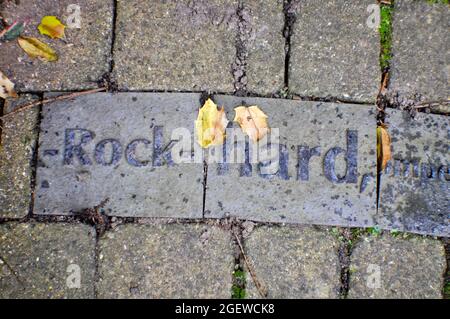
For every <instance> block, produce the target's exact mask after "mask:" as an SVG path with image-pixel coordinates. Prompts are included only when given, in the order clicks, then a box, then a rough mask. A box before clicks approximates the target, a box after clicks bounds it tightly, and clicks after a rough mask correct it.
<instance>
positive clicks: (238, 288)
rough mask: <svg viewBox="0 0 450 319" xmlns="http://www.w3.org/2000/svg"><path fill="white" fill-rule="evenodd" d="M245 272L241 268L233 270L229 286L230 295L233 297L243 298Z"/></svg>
mask: <svg viewBox="0 0 450 319" xmlns="http://www.w3.org/2000/svg"><path fill="white" fill-rule="evenodd" d="M244 285H245V272H244V271H243V270H240V269H238V270H235V271H234V272H233V286H232V287H231V297H232V298H233V299H244V298H245V288H244Z"/></svg>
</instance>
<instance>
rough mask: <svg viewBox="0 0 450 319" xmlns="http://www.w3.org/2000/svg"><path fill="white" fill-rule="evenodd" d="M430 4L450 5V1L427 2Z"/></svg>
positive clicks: (433, 0) (430, 0) (428, 0)
mask: <svg viewBox="0 0 450 319" xmlns="http://www.w3.org/2000/svg"><path fill="white" fill-rule="evenodd" d="M427 2H428V3H429V4H450V0H427Z"/></svg>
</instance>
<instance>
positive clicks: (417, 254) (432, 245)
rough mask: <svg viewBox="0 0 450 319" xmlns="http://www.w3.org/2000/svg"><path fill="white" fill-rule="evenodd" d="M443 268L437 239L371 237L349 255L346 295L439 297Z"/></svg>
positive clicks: (359, 244) (363, 240) (350, 296)
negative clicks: (348, 278)
mask: <svg viewBox="0 0 450 319" xmlns="http://www.w3.org/2000/svg"><path fill="white" fill-rule="evenodd" d="M445 269H446V260H445V250H444V246H443V245H442V243H441V242H440V241H439V240H435V239H430V238H420V237H414V238H410V239H400V238H394V237H393V236H391V235H389V234H384V235H382V236H381V237H375V236H370V237H366V238H363V239H362V240H361V242H359V243H357V245H356V247H355V248H354V250H353V253H352V256H351V264H350V289H349V293H348V297H349V298H419V299H423V298H441V297H442V296H441V292H442V284H443V278H442V275H443V274H444V272H445Z"/></svg>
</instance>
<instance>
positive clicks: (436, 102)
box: [413, 100, 450, 109]
mask: <svg viewBox="0 0 450 319" xmlns="http://www.w3.org/2000/svg"><path fill="white" fill-rule="evenodd" d="M444 104H450V101H447V100H443V101H430V102H423V103H420V104H416V105H414V106H413V107H414V108H415V109H421V108H425V107H432V106H437V105H444Z"/></svg>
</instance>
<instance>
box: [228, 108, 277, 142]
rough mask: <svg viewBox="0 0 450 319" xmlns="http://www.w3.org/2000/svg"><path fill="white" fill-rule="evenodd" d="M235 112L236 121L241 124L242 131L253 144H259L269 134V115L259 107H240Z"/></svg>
mask: <svg viewBox="0 0 450 319" xmlns="http://www.w3.org/2000/svg"><path fill="white" fill-rule="evenodd" d="M234 111H235V112H236V115H235V117H234V121H235V122H237V123H239V125H240V127H241V129H242V130H243V131H244V133H246V134H247V135H248V136H249V137H250V139H251V140H252V141H253V142H258V141H259V140H260V139H262V138H263V137H264V136H266V134H267V133H268V132H269V130H270V128H269V124H268V123H267V115H266V114H264V112H263V111H261V109H260V108H259V107H258V106H256V105H253V106H250V107H245V106H238V107H236V108H235V109H234Z"/></svg>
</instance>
